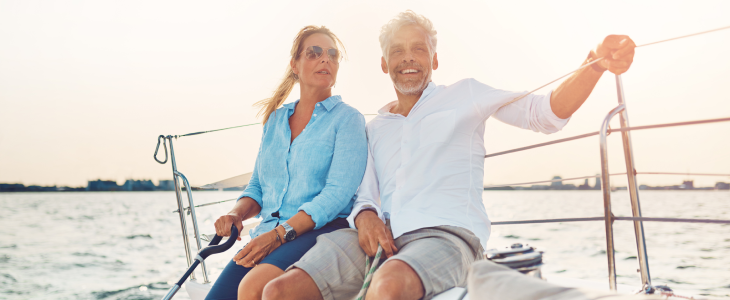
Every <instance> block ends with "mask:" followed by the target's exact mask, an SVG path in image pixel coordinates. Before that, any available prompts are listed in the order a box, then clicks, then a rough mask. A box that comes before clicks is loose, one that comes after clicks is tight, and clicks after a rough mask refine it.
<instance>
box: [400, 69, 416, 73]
mask: <svg viewBox="0 0 730 300" xmlns="http://www.w3.org/2000/svg"><path fill="white" fill-rule="evenodd" d="M400 72H401V74H409V73H416V72H418V70H414V69H405V70H403V71H400Z"/></svg>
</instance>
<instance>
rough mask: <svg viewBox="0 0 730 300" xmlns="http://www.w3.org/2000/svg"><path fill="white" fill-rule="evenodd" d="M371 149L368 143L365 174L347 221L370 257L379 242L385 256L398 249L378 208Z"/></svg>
mask: <svg viewBox="0 0 730 300" xmlns="http://www.w3.org/2000/svg"><path fill="white" fill-rule="evenodd" d="M371 150H372V149H370V143H368V161H367V164H366V166H365V175H364V176H363V178H362V183H360V188H359V189H358V190H357V194H355V203H354V205H353V206H352V212H351V213H350V216H348V217H347V221H348V222H349V223H350V227H352V228H354V229H357V237H358V242H359V243H360V247H361V248H362V249H363V251H365V254H367V255H368V256H370V257H373V256H375V253H376V252H377V250H378V244H380V245H381V246H382V247H383V252H384V254H385V257H390V256H391V255H393V253H395V252H397V251H398V249H397V248H396V247H395V243H394V242H393V236H392V235H391V233H390V230H388V228H387V227H386V226H385V217H384V216H383V212H382V211H381V210H380V187H379V184H378V176H377V173H376V171H375V162H374V160H373V152H372V151H371Z"/></svg>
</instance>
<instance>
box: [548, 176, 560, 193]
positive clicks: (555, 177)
mask: <svg viewBox="0 0 730 300" xmlns="http://www.w3.org/2000/svg"><path fill="white" fill-rule="evenodd" d="M559 179H563V177H560V176H553V180H559ZM562 187H563V181H555V182H552V183H550V188H552V189H556V190H560V189H562Z"/></svg>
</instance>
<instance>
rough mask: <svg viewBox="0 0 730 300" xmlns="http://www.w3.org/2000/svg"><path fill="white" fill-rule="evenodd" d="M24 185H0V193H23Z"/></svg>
mask: <svg viewBox="0 0 730 300" xmlns="http://www.w3.org/2000/svg"><path fill="white" fill-rule="evenodd" d="M24 191H25V185H22V184H20V183H0V192H24Z"/></svg>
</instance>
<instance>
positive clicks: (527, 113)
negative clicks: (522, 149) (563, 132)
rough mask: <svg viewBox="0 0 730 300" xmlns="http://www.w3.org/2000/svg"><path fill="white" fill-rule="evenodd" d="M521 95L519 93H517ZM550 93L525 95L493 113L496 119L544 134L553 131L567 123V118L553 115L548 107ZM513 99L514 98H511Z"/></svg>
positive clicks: (558, 129)
mask: <svg viewBox="0 0 730 300" xmlns="http://www.w3.org/2000/svg"><path fill="white" fill-rule="evenodd" d="M517 94H518V96H517V97H519V96H521V95H522V94H521V93H517ZM550 95H552V92H550V93H548V94H547V95H532V94H530V95H527V96H526V97H524V98H522V99H520V100H518V101H517V102H514V103H512V104H509V105H507V106H505V107H502V108H500V109H499V110H497V112H496V113H495V114H494V117H495V118H496V119H497V120H500V121H502V122H504V123H507V124H510V125H513V126H517V127H520V128H524V129H530V130H532V131H535V132H542V133H545V134H550V133H555V132H558V131H560V129H563V127H564V126H565V124H568V120H570V117H568V118H567V119H561V118H559V117H558V116H556V115H555V113H554V112H553V109H552V107H550ZM513 99H514V98H513Z"/></svg>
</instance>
